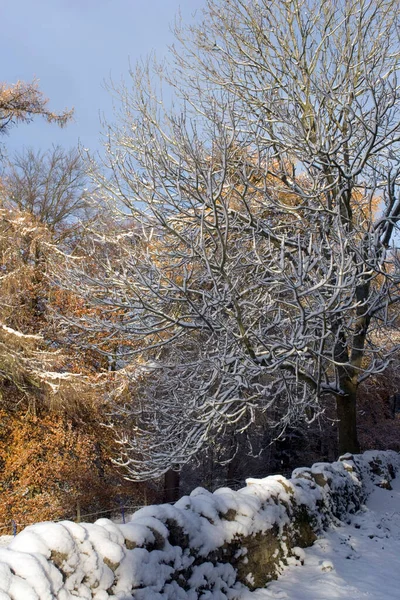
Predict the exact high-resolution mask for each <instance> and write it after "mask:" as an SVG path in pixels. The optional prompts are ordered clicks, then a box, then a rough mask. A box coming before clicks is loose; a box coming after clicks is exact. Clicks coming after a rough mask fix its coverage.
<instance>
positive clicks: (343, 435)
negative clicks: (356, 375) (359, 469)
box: [336, 381, 360, 455]
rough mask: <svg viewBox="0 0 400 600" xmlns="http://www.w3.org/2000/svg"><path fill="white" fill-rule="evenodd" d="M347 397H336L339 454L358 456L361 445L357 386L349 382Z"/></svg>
mask: <svg viewBox="0 0 400 600" xmlns="http://www.w3.org/2000/svg"><path fill="white" fill-rule="evenodd" d="M344 389H345V391H346V392H347V393H346V395H345V396H336V412H337V418H338V437H339V454H340V455H341V454H346V452H351V453H352V454H358V453H359V452H360V445H359V443H358V437H357V401H356V396H357V386H356V385H354V383H353V382H352V381H347V382H346V386H345V387H344Z"/></svg>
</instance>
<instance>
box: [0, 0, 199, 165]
mask: <svg viewBox="0 0 400 600" xmlns="http://www.w3.org/2000/svg"><path fill="white" fill-rule="evenodd" d="M205 4H206V0H18V1H17V0H0V22H1V36H0V56H1V57H2V60H1V75H0V82H6V83H9V84H10V83H15V82H16V81H17V80H23V81H32V79H33V78H37V79H38V80H39V87H40V89H41V91H42V92H43V93H44V95H45V96H46V97H47V98H49V99H50V103H49V108H50V109H51V110H53V111H55V112H57V111H62V110H63V109H65V108H68V109H69V108H71V107H73V108H74V109H75V114H74V122H73V123H72V124H70V125H68V127H67V128H65V129H63V130H61V129H60V128H59V127H57V126H56V125H54V124H53V125H49V124H47V123H46V122H45V121H44V120H43V119H36V120H35V121H34V122H33V123H31V124H29V125H19V126H18V127H14V128H13V129H12V130H11V131H10V134H9V135H8V136H7V138H6V139H3V140H2V142H3V143H5V145H6V147H7V149H8V153H9V155H12V154H13V153H14V152H15V151H18V152H19V151H21V150H22V149H23V147H33V148H35V149H36V150H39V149H40V150H47V149H48V148H50V147H51V146H52V145H53V144H59V145H61V146H63V147H65V148H70V147H73V146H76V145H77V144H78V143H81V144H82V145H83V146H84V147H86V148H90V149H91V150H96V149H98V148H99V147H100V144H101V141H100V129H101V126H100V116H101V115H104V116H105V118H106V120H108V121H110V120H111V121H112V120H113V100H112V97H111V95H110V93H109V92H108V91H107V90H106V88H105V82H107V81H109V80H110V78H112V79H113V80H114V81H115V82H120V81H121V80H122V79H125V81H128V80H129V75H128V71H129V65H130V64H131V65H132V66H133V65H135V63H136V62H137V61H138V60H140V59H141V58H145V57H146V56H147V55H148V54H149V53H150V52H155V53H156V56H157V57H158V58H162V57H164V56H165V55H166V54H167V52H168V45H169V44H171V43H172V42H173V34H172V32H171V26H172V25H173V23H174V19H175V16H176V15H177V14H178V11H179V10H180V11H181V14H182V18H183V19H184V21H186V22H192V21H193V20H194V19H196V18H199V17H200V16H201V10H202V8H204V7H205Z"/></svg>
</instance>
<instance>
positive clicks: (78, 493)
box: [0, 409, 154, 533]
mask: <svg viewBox="0 0 400 600" xmlns="http://www.w3.org/2000/svg"><path fill="white" fill-rule="evenodd" d="M0 423H1V425H0V481H1V483H0V490H1V503H0V527H6V528H7V529H9V528H10V523H11V519H14V520H15V521H16V523H18V524H19V526H23V525H27V524H29V523H32V522H35V521H42V520H59V519H67V518H68V519H75V518H76V514H77V505H78V503H79V505H80V510H81V515H82V518H83V519H84V520H86V521H87V520H89V521H90V520H95V519H96V518H99V517H100V516H110V514H111V512H113V513H114V514H118V510H119V502H120V501H122V502H124V503H125V504H129V505H133V504H143V503H145V501H146V500H147V499H148V500H149V501H152V500H154V491H153V492H151V491H150V490H149V489H148V488H147V487H146V486H145V485H144V484H141V485H138V484H133V483H131V482H127V481H125V480H124V479H123V476H122V474H121V473H119V472H118V471H117V470H116V468H115V467H114V466H113V465H112V464H111V461H110V458H109V455H110V450H111V449H110V447H109V446H108V444H109V443H111V442H110V436H109V435H108V434H107V432H102V433H101V435H99V431H98V430H97V431H96V429H95V428H93V427H90V426H89V427H86V428H83V427H80V428H77V427H75V426H74V425H73V423H72V422H71V421H70V420H68V419H63V418H61V417H58V416H55V415H51V414H46V415H44V416H42V417H40V418H37V417H34V416H32V415H29V414H24V413H23V412H22V411H19V412H16V413H15V412H14V413H11V412H7V411H5V410H4V409H1V410H0ZM99 440H101V442H100V441H99ZM107 511H109V512H107ZM0 533H4V531H3V532H1V530H0ZM6 533H9V531H8V530H7V531H6Z"/></svg>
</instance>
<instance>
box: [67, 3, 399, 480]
mask: <svg viewBox="0 0 400 600" xmlns="http://www.w3.org/2000/svg"><path fill="white" fill-rule="evenodd" d="M207 6H208V8H207V10H206V13H205V19H204V22H201V23H199V24H198V25H195V26H193V27H190V28H188V29H184V28H183V29H178V31H177V35H178V38H179V40H180V44H179V46H178V47H177V48H176V50H175V61H176V68H175V70H173V71H172V72H171V73H168V72H167V71H166V70H165V69H161V68H160V67H158V66H157V65H156V66H155V69H156V70H157V69H158V71H159V72H160V71H161V72H162V76H163V79H164V82H165V80H167V82H169V83H170V84H171V85H172V86H173V87H174V89H175V91H176V93H177V97H178V102H177V104H176V106H178V107H179V108H176V107H175V108H174V107H172V109H171V108H170V107H169V108H166V107H164V105H163V102H162V95H161V93H159V92H158V91H157V86H156V85H155V84H154V83H153V82H154V80H155V76H154V72H152V67H151V65H150V66H144V67H143V66H139V67H138V68H137V70H136V71H135V72H134V73H132V77H133V89H132V90H129V89H127V88H125V87H124V88H122V89H120V90H119V94H120V98H121V103H122V116H121V120H120V121H119V123H117V124H116V125H113V126H110V127H109V132H108V138H107V139H108V143H107V145H106V151H107V159H106V162H107V164H108V165H110V166H111V172H110V171H109V172H107V173H106V175H104V176H102V175H101V171H99V170H98V169H97V167H96V166H95V165H93V174H94V176H95V177H96V180H97V182H98V183H99V184H100V185H101V186H102V189H103V193H104V194H105V195H108V197H109V202H110V205H112V206H113V208H114V210H115V211H116V213H119V214H120V215H121V216H122V217H123V218H126V216H127V215H129V217H130V218H131V219H132V220H133V222H134V223H135V224H134V226H133V227H132V233H131V235H130V236H128V235H126V234H125V235H121V236H117V235H115V233H114V232H110V235H109V236H107V232H106V231H102V232H99V233H98V234H97V236H96V237H94V241H93V251H92V253H91V255H90V258H89V260H88V263H87V265H88V266H87V267H86V268H85V266H84V264H83V262H82V261H81V262H79V263H78V262H77V261H73V262H72V261H70V262H71V265H72V268H71V270H70V271H69V273H68V276H67V277H68V285H69V286H70V287H72V288H73V289H74V290H76V291H77V292H79V293H81V295H82V296H83V297H84V299H85V301H86V302H88V303H93V304H95V305H96V306H97V307H98V308H99V314H98V318H97V320H96V322H95V323H94V322H93V321H91V322H89V321H87V323H86V327H87V331H88V332H90V331H91V328H92V330H93V327H95V329H96V331H100V330H103V332H105V333H107V340H110V339H113V337H115V338H121V336H123V337H125V339H126V340H129V343H130V344H131V348H130V350H128V351H127V352H126V354H125V356H122V357H121V365H122V364H124V362H123V360H125V362H126V361H128V360H129V357H130V356H134V355H135V353H136V354H137V355H138V356H139V355H140V356H141V360H142V362H144V363H145V364H146V363H147V367H146V368H147V381H148V383H149V385H148V386H147V387H146V386H144V389H143V394H142V395H141V396H140V397H139V398H138V402H139V403H138V404H135V405H133V406H132V407H130V408H129V406H126V413H125V414H126V415H129V414H131V417H132V422H133V423H134V430H133V431H134V435H133V436H132V437H131V438H130V439H128V440H125V441H126V444H125V450H126V452H125V457H124V464H125V465H127V466H128V468H129V469H130V473H131V476H132V478H136V479H140V478H145V477H149V476H155V475H157V474H160V473H162V472H165V471H166V470H167V469H168V468H169V467H170V466H171V465H181V464H183V463H185V462H187V461H188V460H190V459H191V458H193V457H195V456H196V454H197V453H198V452H199V450H200V449H201V448H203V447H204V446H205V445H207V444H209V443H212V440H213V438H214V437H215V436H219V435H221V433H223V432H224V431H226V430H227V428H228V429H229V428H232V427H234V428H237V430H238V431H243V430H245V429H246V428H247V427H249V426H250V425H251V424H252V423H253V422H254V421H255V419H256V418H257V415H258V414H259V412H260V411H262V412H264V413H265V414H266V415H267V416H268V417H269V420H270V422H271V423H275V424H276V425H277V426H278V429H277V432H279V431H282V430H284V429H285V428H286V427H288V426H289V425H290V424H292V423H293V422H296V420H299V419H305V420H306V421H308V422H312V421H313V420H314V419H315V418H316V417H317V416H318V414H319V413H320V412H321V410H323V407H324V402H323V400H324V398H331V399H334V400H335V403H336V411H337V420H338V431H339V449H340V452H346V451H350V452H357V451H358V450H359V443H358V437H357V427H356V406H357V390H358V386H359V384H360V383H361V382H362V381H363V380H365V379H366V378H368V377H369V376H370V375H371V374H379V373H380V372H381V371H383V370H384V369H385V367H386V366H387V364H388V361H389V360H390V357H391V355H392V354H393V352H394V350H395V348H396V344H395V342H394V340H393V336H392V331H393V330H392V327H394V325H395V321H396V306H397V304H398V302H399V300H400V294H399V291H400V290H399V282H400V269H399V262H398V255H397V253H396V252H395V251H394V250H393V244H394V242H393V240H394V236H395V234H396V231H398V223H399V220H400V194H399V184H400V159H399V157H400V121H399V112H400V90H399V86H398V81H397V80H398V75H399V59H400V54H399V31H400V29H399V25H400V22H399V12H398V2H396V1H394V0H377V1H375V0H374V1H373V2H372V1H366V0H322V1H319V2H316V1H315V0H288V1H285V2H282V1H281V0H258V1H256V0H254V1H253V0H250V1H247V0H246V1H244V0H230V1H229V2H217V1H214V0H210V1H209V2H208V5H207ZM164 82H163V84H164ZM101 244H105V245H107V247H108V248H111V247H112V246H114V251H113V253H112V256H113V259H112V260H109V261H108V260H104V254H101V253H99V255H101V256H102V257H103V258H102V260H101V261H99V262H98V268H97V271H96V277H93V276H92V271H91V269H92V265H93V262H95V259H96V253H97V252H98V250H96V248H98V247H99V246H100V245H101ZM59 276H60V279H62V273H60V275H59ZM117 313H118V314H119V316H120V319H118V320H116V319H115V315H116V314H117ZM80 325H81V326H82V327H83V326H84V323H83V321H81V323H80ZM125 350H126V347H125ZM121 354H122V353H121ZM145 377H146V376H145ZM129 410H130V413H129Z"/></svg>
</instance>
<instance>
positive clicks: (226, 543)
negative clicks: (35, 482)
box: [0, 451, 400, 600]
mask: <svg viewBox="0 0 400 600" xmlns="http://www.w3.org/2000/svg"><path fill="white" fill-rule="evenodd" d="M399 466H400V460H399V455H398V454H397V453H395V452H372V451H371V452H366V453H364V454H362V455H356V456H352V455H346V456H343V457H342V458H341V459H340V460H339V461H338V462H335V463H318V464H315V465H313V466H312V467H311V468H302V469H296V470H295V471H294V472H293V475H292V477H291V479H286V478H284V477H282V476H280V475H277V476H272V477H267V478H265V479H248V480H247V482H246V484H247V485H246V487H245V488H243V489H241V490H239V491H236V492H235V491H232V490H230V489H228V488H222V489H219V490H217V491H216V492H214V493H210V492H208V491H207V490H205V489H202V488H197V489H196V490H194V491H193V492H192V493H191V494H190V496H185V497H183V498H181V499H180V500H179V501H178V502H177V503H176V504H175V505H173V506H170V505H159V506H148V507H145V508H142V509H141V510H139V511H138V512H137V513H135V514H134V515H133V516H132V517H131V521H130V522H129V523H127V524H116V523H113V522H112V521H109V520H107V519H100V520H99V521H97V522H96V523H94V524H89V523H88V524H83V523H82V524H77V523H73V522H69V521H64V522H61V523H38V524H36V525H32V526H30V527H27V528H26V529H25V530H24V531H22V532H21V533H20V534H19V535H17V536H16V538H15V539H14V540H13V542H12V543H11V545H10V546H9V547H8V548H6V549H0V600H50V599H57V600H72V599H76V598H82V599H88V600H89V599H96V600H108V599H114V600H117V599H118V600H130V599H134V600H167V599H169V600H197V599H202V600H207V599H211V598H212V599H213V600H228V599H229V600H235V599H239V598H240V596H241V591H243V589H244V588H250V589H255V588H258V587H262V586H264V585H265V584H266V583H267V582H268V581H271V580H272V579H275V578H276V577H277V576H278V575H279V573H280V572H281V570H282V569H283V568H284V566H285V565H286V564H288V563H293V562H295V563H300V562H301V561H302V556H303V551H302V548H304V547H307V546H310V545H311V544H312V543H313V542H314V541H315V539H316V537H317V536H318V535H320V534H321V532H322V531H323V530H324V529H325V528H326V527H328V526H329V525H330V524H331V523H338V522H340V521H341V520H346V519H348V517H349V514H351V513H354V512H356V511H357V510H358V509H359V508H360V507H361V506H362V504H363V502H364V501H365V499H366V497H367V496H368V494H369V493H370V491H371V489H372V486H374V485H380V486H384V487H390V481H391V480H392V478H393V477H394V476H395V474H396V471H397V470H398V469H399Z"/></svg>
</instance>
